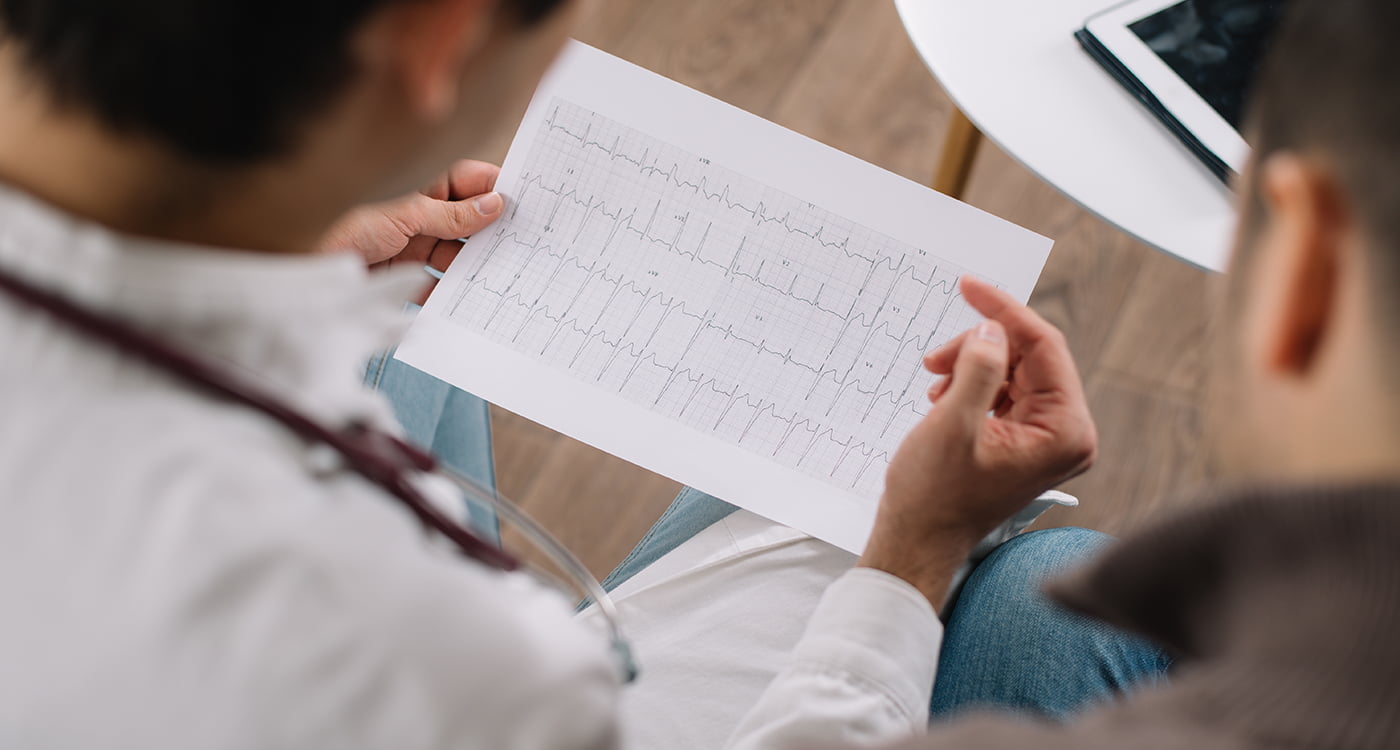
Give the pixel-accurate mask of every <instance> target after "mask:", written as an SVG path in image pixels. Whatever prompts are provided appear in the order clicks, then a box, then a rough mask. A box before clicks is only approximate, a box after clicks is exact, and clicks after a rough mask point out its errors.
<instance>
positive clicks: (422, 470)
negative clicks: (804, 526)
mask: <svg viewBox="0 0 1400 750" xmlns="http://www.w3.org/2000/svg"><path fill="white" fill-rule="evenodd" d="M0 292H4V293H5V294H8V295H9V296H10V297H12V298H14V299H16V300H18V301H20V302H23V303H25V304H27V305H29V306H31V307H33V308H36V309H38V310H42V311H44V312H47V313H48V314H50V315H52V316H53V317H54V318H55V319H57V320H59V321H61V322H63V323H65V324H67V325H68V326H69V327H71V328H72V329H74V330H75V331H77V332H79V333H81V334H83V335H85V336H87V337H88V338H91V339H94V340H96V341H101V342H105V343H107V344H108V345H110V346H111V347H112V348H114V349H117V350H119V351H121V352H124V353H126V354H128V355H130V356H132V357H134V358H136V359H140V360H143V361H145V362H146V363H147V364H149V365H152V366H154V367H156V368H158V369H161V370H164V371H165V372H167V373H169V374H171V375H174V376H176V377H178V378H180V379H182V380H184V381H185V382H186V383H189V384H191V385H194V386H198V387H202V388H204V389H205V390H207V391H210V392H211V393H213V394H215V395H218V396H222V397H224V398H227V399H229V400H230V401H233V402H236V403H241V404H243V405H245V406H248V407H250V408H252V409H255V410H257V411H260V412H262V413H264V414H266V415H267V416H269V417H272V418H273V419H275V420H277V421H278V422H281V423H282V424H283V425H284V426H285V427H286V428H287V429H289V430H291V431H292V432H294V433H296V434H297V435H299V436H300V437H301V438H302V439H303V440H305V441H307V442H308V443H310V444H321V445H325V446H327V447H329V448H331V449H332V450H334V451H335V452H336V453H337V454H339V455H340V457H341V459H342V460H343V462H344V463H343V468H348V469H351V470H353V471H355V472H356V473H358V474H359V475H360V476H362V477H364V478H365V479H367V480H369V481H370V482H371V483H373V484H376V485H378V486H379V487H381V488H382V489H384V491H385V492H387V493H388V494H389V495H390V496H391V497H393V498H395V499H397V500H398V501H399V502H400V503H402V504H403V505H404V506H405V507H406V508H408V510H409V511H411V512H412V513H413V515H414V516H416V517H417V518H418V520H419V521H421V522H422V523H423V525H424V526H426V527H428V528H430V529H433V530H435V531H437V532H438V533H440V534H442V535H443V536H445V537H447V538H448V539H449V540H451V541H452V543H453V544H454V545H456V547H457V548H458V549H459V550H460V551H461V552H462V553H463V554H465V555H467V556H468V557H471V558H473V559H475V560H478V561H480V562H481V563H483V564H485V565H488V566H491V567H493V568H497V569H500V570H503V571H515V570H519V569H520V568H521V563H520V561H519V560H517V559H516V558H515V557H514V556H512V555H511V554H510V553H508V552H506V551H505V550H503V549H501V548H499V547H497V546H496V545H494V544H491V543H490V542H487V541H484V540H483V539H481V538H480V537H479V536H477V535H476V534H474V533H473V532H472V531H471V530H470V529H468V528H466V527H465V526H463V525H461V524H459V523H457V522H456V521H455V520H453V519H452V518H450V517H449V516H448V515H447V514H445V513H443V512H442V511H440V510H438V509H437V507H435V506H434V505H433V503H432V501H431V500H429V499H428V497H427V496H426V495H425V494H424V493H423V491H422V490H421V489H420V488H419V482H421V481H422V479H423V478H424V477H425V476H427V475H428V474H430V473H434V472H435V473H437V474H438V475H441V476H444V477H446V478H448V479H449V480H451V481H452V483H453V484H455V485H457V486H458V487H459V488H460V489H461V490H462V493H463V496H464V499H466V500H468V501H473V502H478V503H482V504H484V505H486V506H489V507H491V508H493V509H495V510H496V512H497V513H498V515H499V517H500V518H502V519H504V520H505V521H507V522H509V523H512V524H514V525H515V526H516V527H517V528H518V529H519V530H520V531H521V532H522V533H523V534H524V535H525V536H526V538H528V539H529V540H530V541H531V542H532V543H533V544H534V545H535V546H536V547H538V548H539V549H540V551H542V552H544V553H545V555H546V556H547V557H548V558H549V559H550V561H551V562H552V563H554V564H555V565H556V566H558V567H559V569H560V571H562V572H563V573H564V575H565V577H566V578H567V579H568V580H569V582H570V583H571V584H573V587H574V588H575V589H577V590H578V593H581V594H583V595H584V596H585V600H591V601H592V602H593V604H594V606H596V607H597V608H598V611H599V613H600V614H602V616H603V621H604V623H605V627H606V629H607V635H608V639H609V641H610V646H611V649H612V653H613V656H614V659H615V661H616V663H617V666H618V672H619V674H620V676H621V677H622V680H623V681H624V682H631V681H633V680H634V679H636V676H637V666H636V662H635V661H634V659H633V657H632V649H631V647H630V646H629V644H628V642H627V640H626V639H625V638H624V637H623V635H622V629H621V627H620V626H619V624H618V614H617V607H616V606H615V605H614V604H613V601H612V599H611V598H610V597H609V596H608V594H607V592H606V591H604V590H603V587H602V585H601V584H600V583H598V580H597V579H596V578H594V577H593V575H592V574H591V573H589V572H588V569H587V568H586V567H584V565H583V563H582V562H580V561H579V559H578V558H577V557H575V556H574V555H573V554H572V553H571V552H569V551H568V550H567V549H565V547H564V546H563V545H562V544H560V543H559V541H558V540H557V539H555V538H554V537H553V536H551V535H550V534H549V532H547V531H545V530H544V529H543V528H541V527H540V526H539V524H537V523H535V522H534V520H533V519H531V518H530V517H529V516H527V515H526V514H525V512H524V511H522V510H520V508H519V507H518V506H516V505H515V504H514V503H512V502H510V501H509V500H507V499H506V498H505V497H503V496H502V495H501V494H500V493H498V492H496V491H495V490H492V489H490V488H487V487H485V486H483V485H482V484H480V483H479V482H477V481H476V480H474V479H472V478H471V477H468V476H465V475H463V474H460V473H458V472H456V471H454V470H453V469H452V468H451V467H449V466H447V465H445V464H443V463H441V462H439V461H438V460H437V459H436V458H434V457H433V456H432V455H431V454H429V453H427V452H425V451H423V450H420V449H419V448H417V447H415V446H413V445H411V444H410V443H408V442H407V441H405V440H403V439H401V438H399V437H398V436H397V435H393V434H391V433H388V432H385V431H384V430H380V429H376V428H374V427H371V426H369V425H367V424H364V423H360V422H355V423H351V424H350V425H349V426H347V427H345V428H342V429H333V428H330V427H327V426H326V425H323V424H321V423H320V422H317V421H316V420H314V419H312V418H310V417H308V416H306V415H305V414H303V413H301V412H300V411H298V410H296V409H294V408H293V407H291V406H290V405H289V404H287V403H286V402H285V401H282V400H281V399H279V398H277V397H276V396H274V395H273V394H272V393H270V392H268V391H267V390H266V389H263V388H261V387H260V386H258V385H257V384H255V383H253V382H251V381H250V380H249V379H247V378H244V377H242V376H241V375H239V374H238V373H236V372H234V371H232V370H230V369H228V368H224V367H219V366H218V365H216V364H214V363H212V362H209V361H206V360H204V359H202V358H201V357H199V356H197V355H195V354H193V353H191V352H187V351H183V350H181V349H177V348H175V347H173V346H171V345H169V344H167V343H166V342H164V341H161V340H160V339H158V338H156V337H153V336H149V335H147V334H145V333H143V332H141V331H139V330H137V329H136V328H134V327H132V326H129V325H127V324H125V323H123V322H121V321H117V320H112V319H108V318H105V317H102V316H100V315H97V314H95V313H93V312H92V311H90V310H86V309H84V308H82V307H79V306H78V305H75V304H73V303H71V302H69V301H68V300H66V299H64V298H62V297H60V296H58V295H56V294H54V293H52V292H49V291H47V290H44V289H40V288H38V287H35V286H33V285H31V284H29V283H28V282H26V281H24V280H22V279H20V278H19V277H17V276H13V275H11V274H10V273H8V272H6V271H5V270H4V269H0ZM543 577H545V578H546V580H554V579H552V578H551V577H548V576H543Z"/></svg>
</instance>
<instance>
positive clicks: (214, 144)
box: [0, 0, 560, 164]
mask: <svg viewBox="0 0 1400 750" xmlns="http://www.w3.org/2000/svg"><path fill="white" fill-rule="evenodd" d="M414 1H415V0H120V1H119V2H118V1H117V0H0V40H3V42H4V43H6V44H11V45H15V46H17V47H18V51H19V53H20V55H21V58H22V59H23V60H24V62H25V63H26V64H27V65H28V66H29V68H30V69H31V70H32V71H33V72H34V73H36V74H37V75H38V76H39V78H40V79H41V80H42V81H43V82H44V83H45V84H46V85H47V86H48V88H49V90H50V91H51V92H52V95H53V97H54V99H55V101H56V102H57V104H58V105H59V106H61V107H66V108H73V109H81V110H83V111H87V112H90V113H91V114H93V115H95V116H96V117H97V118H98V119H99V120H100V121H101V122H102V123H104V124H105V125H107V126H108V127H111V128H113V129H116V130H118V131H120V132H123V133H129V134H132V135H137V136H142V137H146V138H149V139H151V140H153V141H154V142H156V143H159V144H161V145H164V146H167V147H169V148H171V149H173V150H174V151H175V152H176V153H179V154H181V155H183V156H185V157H188V158H192V159H194V160H197V161H200V162H208V163H215V164H238V163H245V162H252V161H257V160H261V159H264V158H266V157H270V156H275V155H278V154H280V153H284V152H285V151H287V150H288V149H290V148H291V147H292V146H293V145H294V144H295V141H296V135H297V131H298V126H299V125H301V124H302V123H303V122H304V121H305V120H306V119H307V117H308V116H310V115H312V114H314V113H316V112H317V111H319V110H320V108H321V107H323V106H325V105H327V104H328V103H329V102H330V100H331V99H332V98H333V97H334V96H335V95H336V94H337V93H339V92H340V90H341V89H342V87H343V85H344V84H346V83H347V81H348V80H349V78H350V75H351V74H352V73H353V66H352V61H351V57H350V50H349V43H350V39H351V37H352V35H353V34H354V32H355V30H356V29H358V28H359V26H360V25H361V24H362V23H363V22H364V21H365V20H366V19H368V18H369V16H370V15H371V14H372V13H373V12H374V11H375V10H377V9H379V8H382V7H384V6H386V5H388V4H389V3H392V2H414ZM502 2H503V4H504V5H505V6H506V8H505V10H507V11H508V12H510V13H513V14H514V15H515V17H516V18H518V19H520V21H522V22H524V23H527V24H528V23H533V22H535V21H537V20H539V19H541V18H543V17H544V16H546V15H548V14H549V12H550V11H551V10H552V9H553V8H554V7H555V6H556V5H558V4H559V2H560V0H502Z"/></svg>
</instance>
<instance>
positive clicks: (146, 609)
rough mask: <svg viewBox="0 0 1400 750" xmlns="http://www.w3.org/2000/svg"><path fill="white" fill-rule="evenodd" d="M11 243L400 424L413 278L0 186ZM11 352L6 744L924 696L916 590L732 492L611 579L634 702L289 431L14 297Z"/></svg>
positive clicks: (660, 721)
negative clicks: (619, 586) (364, 381)
mask: <svg viewBox="0 0 1400 750" xmlns="http://www.w3.org/2000/svg"><path fill="white" fill-rule="evenodd" d="M0 264H4V265H5V267H6V268H9V269H12V270H16V271H19V272H21V273H22V274H24V275H25V276H26V277H27V278H29V279H30V280H32V281H34V282H36V283H40V284H43V285H45V286H48V287H51V288H55V289H61V290H62V291H63V292H64V293H65V294H68V295H71V296H72V297H73V298H74V299H76V300H78V301H80V302H81V303H82V304H84V305H86V306H89V307H92V308H94V309H99V310H103V311H110V312H112V313H114V314H119V315H121V316H123V317H124V318H126V319H130V320H135V321H137V322H138V323H139V324H141V325H144V326H148V327H150V328H151V329H153V330H157V331H159V333H160V335H162V336H165V337H168V338H170V339H172V340H174V341H176V342H178V343H180V344H182V345H183V346H186V347H190V348H192V349H196V350H199V351H202V352H204V353H207V354H209V355H212V356H216V357H219V358H222V359H224V360H226V361H227V362H228V363H229V364H230V366H233V367H239V368H242V369H245V370H247V371H250V372H253V373H256V375H257V376H258V377H259V378H261V379H262V381H263V382H264V383H266V384H268V385H270V386H271V387H273V388H274V389H276V390H277V391H279V392H281V393H282V394H284V395H285V396H287V397H288V398H291V399H293V400H294V401H295V402H296V403H298V404H299V405H300V406H301V407H302V408H303V409H305V410H306V411H308V412H309V413H311V414H314V415H317V416H318V417H320V418H321V419H323V420H327V421H329V422H332V423H337V422H344V421H346V420H348V419H350V418H352V417H359V418H367V419H370V420H373V421H375V422H378V423H380V424H390V423H391V421H392V417H391V416H390V413H389V410H388V408H387V406H386V404H385V403H383V401H382V400H381V399H380V397H379V396H378V395H376V394H374V393H373V392H371V391H368V390H366V389H365V388H363V387H362V386H361V385H360V377H361V374H362V372H363V367H362V364H363V362H364V360H365V359H366V357H367V356H368V355H369V354H370V353H371V352H373V351H374V350H375V349H377V348H379V347H381V346H382V345H383V344H384V343H386V342H387V341H389V340H391V339H392V337H393V335H395V334H396V332H397V331H398V330H399V328H400V327H401V325H402V319H401V316H400V315H399V312H398V311H399V306H398V303H397V300H399V299H402V298H403V296H404V294H405V293H406V292H407V290H408V289H409V288H410V287H412V286H413V285H415V284H417V283H419V282H418V280H417V279H406V278H405V277H403V276H396V277H367V275H366V272H365V270H364V269H363V267H362V265H361V264H360V263H359V262H358V261H357V260H356V259H355V258H354V257H352V256H349V255H345V256H337V257H319V258H289V257H271V256H266V255H256V254H251V253H237V252H230V251H219V250H211V249H207V248H197V247H187V246H182V245H174V244H170V243H162V242H155V241H148V240H140V239H134V238H130V237H125V236H120V235H117V234H114V233H112V232H110V231H107V230H105V229H103V228H101V227H97V226H94V225H91V224H88V223H85V222H82V221H79V220H76V219H74V218H73V217H70V216H67V215H65V214H63V213H61V212H58V211H55V210H53V209H51V208H49V207H47V206H44V205H42V204H40V203H38V202H36V201H34V200H32V199H30V198H28V197H26V196H24V195H22V194H18V193H15V192H13V191H9V190H0ZM0 351H3V358H0V414H3V415H4V416H3V418H2V419H0V554H2V555H3V565H0V665H3V666H0V747H13V748H26V750H37V749H40V748H92V747H109V748H127V747H130V748H143V749H149V748H201V749H215V748H261V749H263V750H272V749H275V748H296V749H297V750H310V749H312V748H336V749H337V750H344V749H346V748H356V747H365V748H370V747H376V748H383V747H395V748H523V749H526V750H529V749H533V748H539V749H541V750H544V749H545V748H549V749H561V750H562V749H567V748H607V747H615V746H620V745H623V744H627V745H631V746H649V747H665V748H668V750H669V749H671V748H684V747H720V746H722V745H724V744H725V743H726V742H727V743H728V744H730V745H731V746H733V747H742V748H789V747H790V748H797V747H806V746H808V745H809V744H812V743H814V742H817V741H821V742H832V741H836V742H841V741H847V742H850V743H854V744H870V743H875V742H881V741H885V740H890V739H895V738H898V737H902V736H906V735H908V734H911V733H915V732H918V731H921V729H922V727H923V724H924V722H925V720H926V706H927V703H928V696H929V691H930V689H931V684H932V678H933V671H934V668H935V666H936V660H937V644H938V641H939V637H940V635H941V630H940V626H939V624H938V620H937V618H936V617H935V616H934V614H933V611H932V609H931V608H930V607H929V605H928V603H927V602H926V601H924V600H923V598H922V597H920V596H919V595H918V593H917V592H916V591H914V589H912V588H911V587H909V586H908V585H907V584H904V583H903V582H901V581H898V580H896V579H894V578H891V577H889V576H886V575H884V574H881V573H877V572H873V571H854V572H850V573H846V572H845V569H846V568H848V567H849V565H850V563H851V558H850V556H849V555H847V554H846V553H843V552H840V551H838V550H834V549H833V548H830V547H828V546H826V545H824V544H821V543H819V542H815V541H814V540H811V539H808V538H806V537H803V536H802V535H800V534H798V533H796V532H793V531H791V530H788V529H783V528H782V527H779V526H776V525H774V524H771V523H769V522H766V521H764V520H762V519H759V518H757V517H755V516H752V515H750V514H746V513H742V512H741V513H739V514H736V515H735V516H732V517H731V518H730V519H728V520H726V521H725V522H722V523H721V524H716V525H715V526H714V527H711V529H709V530H707V531H706V532H705V533H704V534H701V535H700V536H699V537H697V538H696V539H694V540H692V541H691V542H690V543H688V544H686V545H683V546H682V547H681V548H680V549H678V550H677V551H675V552H673V553H672V554H671V555H668V556H667V557H666V558H664V559H663V561H662V562H661V563H658V564H657V565H655V566H653V568H652V569H649V570H647V571H645V572H644V573H643V574H642V575H640V576H638V578H637V579H634V581H632V582H630V583H629V584H628V586H627V587H625V588H624V590H623V591H622V592H619V593H620V594H621V599H622V607H623V612H624V615H625V616H626V617H627V618H628V621H627V622H628V623H629V625H630V626H631V632H632V634H633V635H634V636H635V637H636V638H637V641H638V643H637V647H638V653H639V656H640V658H641V660H642V662H643V669H644V670H646V671H645V673H644V675H643V678H642V681H641V683H640V684H639V685H638V686H636V687H634V688H629V689H628V692H626V693H625V696H626V697H625V698H624V697H623V696H624V692H623V690H622V688H621V687H620V686H619V684H618V683H617V680H616V677H615V674H614V670H613V668H612V664H611V662H610V660H609V656H608V654H607V649H606V646H605V643H604V641H603V640H602V639H601V638H600V637H599V636H598V634H597V632H596V629H595V628H592V627H590V625H589V623H588V621H587V617H585V618H582V619H580V618H576V617H575V616H574V615H573V614H572V612H571V610H570V606H569V603H568V602H566V601H564V600H562V599H561V598H560V597H559V596H557V595H556V594H555V593H553V592H552V591H548V590H545V589H543V588H542V587H540V586H539V585H537V584H536V583H534V582H533V581H532V580H530V579H529V578H528V577H525V576H523V575H517V574H503V573H499V572H495V571H491V570H487V569H485V568H484V567H482V566H480V565H477V564H475V563H472V562H469V561H464V560H462V559H460V558H458V557H456V556H454V555H451V554H448V553H446V552H445V551H444V549H443V548H442V547H441V546H440V545H439V544H438V543H436V542H434V541H429V540H428V539H427V538H426V537H425V535H424V533H423V531H422V529H421V527H420V526H419V524H418V523H417V522H416V521H414V519H413V518H412V517H411V516H410V515H408V514H407V513H406V512H405V511H403V510H401V509H400V507H399V506H398V505H397V504H396V503H393V502H391V501H389V500H388V499H386V498H384V497H383V496H381V495H380V494H379V492H378V491H377V490H375V489H373V488H371V487H370V486H368V485H367V484H365V483H364V482H363V481H361V480H360V479H358V478H357V477H355V476H353V475H350V474H346V473H341V474H330V475H327V474H325V473H324V472H323V471H320V470H318V468H317V467H318V466H319V462H318V461H317V460H316V455H315V454H316V451H315V450H313V449H308V448H307V446H305V445H304V444H303V443H302V442H301V441H299V440H298V439H297V438H296V437H294V436H293V435H292V434H291V433H290V432H288V431H287V430H286V429H285V428H283V427H282V426H281V425H279V424H276V423H274V422H272V421H271V420H270V419H268V418H266V417H264V416H262V415H261V414H258V413H256V412H254V411H251V410H249V409H247V408H244V407H241V406H234V405H230V404H226V403H221V402H217V401H214V400H211V399H209V398H207V397H206V396H204V395H203V394H201V393H199V392H197V391H194V390H191V389H189V388H187V387H185V386H183V385H181V384H178V383H176V382H175V381H173V380H171V379H170V378H169V377H167V376H165V375H163V374H161V373H157V372H153V371H151V370H150V369H148V368H147V367H145V366H143V365H141V364H139V363H137V362H134V361H132V360H130V359H127V358H124V357H123V356H122V355H120V354H117V353H115V352H113V351H112V350H109V349H107V348H105V347H104V346H102V345H96V344H94V343H92V342H90V341H87V340H84V339H82V338H79V337H78V336H77V335H76V334H74V333H72V332H71V331H70V330H69V329H67V328H65V327H64V326H62V325H60V324H57V323H54V322H52V321H50V320H48V319H46V318H45V317H44V316H43V315H42V314H35V313H34V312H32V311H29V310H27V309H23V308H20V307H18V306H16V305H15V304H14V303H12V302H10V301H8V300H7V299H0ZM442 499H443V500H444V501H445V502H448V501H450V500H451V498H448V497H444V498H442ZM784 571H786V572H784ZM833 579H835V580H836V581H837V582H836V583H835V584H834V585H831V586H830V587H828V585H827V584H828V583H830V582H831V581H832V580H833ZM823 592H824V593H823ZM822 597H824V599H823V598H822ZM819 599H821V600H822V602H821V604H820V606H819V605H818V600H819ZM809 615H811V617H810V619H809V617H808V616H809ZM804 633H805V634H804ZM770 683H771V684H770ZM726 738H727V739H726Z"/></svg>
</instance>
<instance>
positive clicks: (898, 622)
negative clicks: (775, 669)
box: [728, 568, 943, 750]
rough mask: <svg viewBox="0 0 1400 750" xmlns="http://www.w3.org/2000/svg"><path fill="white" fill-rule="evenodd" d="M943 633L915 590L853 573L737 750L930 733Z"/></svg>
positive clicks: (743, 729)
mask: <svg viewBox="0 0 1400 750" xmlns="http://www.w3.org/2000/svg"><path fill="white" fill-rule="evenodd" d="M942 636H943V626H942V623H940V622H939V620H938V617H937V615H936V614H935V613H934V611H933V607H932V606H930V605H929V602H928V600H927V599H925V598H924V596H923V595H922V594H920V593H919V592H918V591H917V590H916V589H915V588H914V587H912V586H910V585H909V584H908V583H906V582H904V581H902V580H900V579H898V578H896V577H894V576H892V575H889V574H888V573H884V572H882V571H878V570H872V569H868V568H856V569H854V570H851V571H849V572H847V573H846V574H845V575H843V576H842V577H841V578H838V579H837V580H836V581H835V582H833V583H832V584H831V586H829V587H828V588H827V590H826V592H825V593H824V594H823V596H822V599H821V602H820V603H819V604H818V605H817V609H816V612H815V613H814V614H813V615H812V618H811V620H809V621H808V624H807V630H806V632H805V633H804V634H803V636H802V639H801V640H800V641H799V642H798V644H797V647H796V648H795V649H794V650H793V653H792V656H791V659H790V661H789V663H788V666H787V667H786V668H785V669H784V670H783V671H782V672H781V673H780V674H779V675H778V676H777V677H776V678H774V680H773V682H772V683H771V684H770V685H769V686H768V689H767V690H766V691H765V692H764V694H763V696H762V697H761V698H760V700H759V702H758V704H757V705H755V706H754V708H753V709H752V710H751V711H750V712H749V713H748V715H747V716H745V717H744V719H743V721H741V722H740V724H739V727H738V728H737V729H736V730H735V732H734V734H733V735H732V736H731V738H730V741H729V743H728V747H729V748H731V750H787V749H789V748H791V749H792V750H796V749H797V748H810V747H817V746H832V745H837V746H841V747H867V746H874V745H882V744H885V743H888V742H891V741H894V740H898V739H903V738H908V737H911V736H914V735H918V734H922V733H924V731H925V729H926V726H927V724H928V705H929V698H930V696H931V694H932V692H933V678H934V671H935V670H936V669H937V666H938V650H939V645H940V642H941V640H942Z"/></svg>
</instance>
